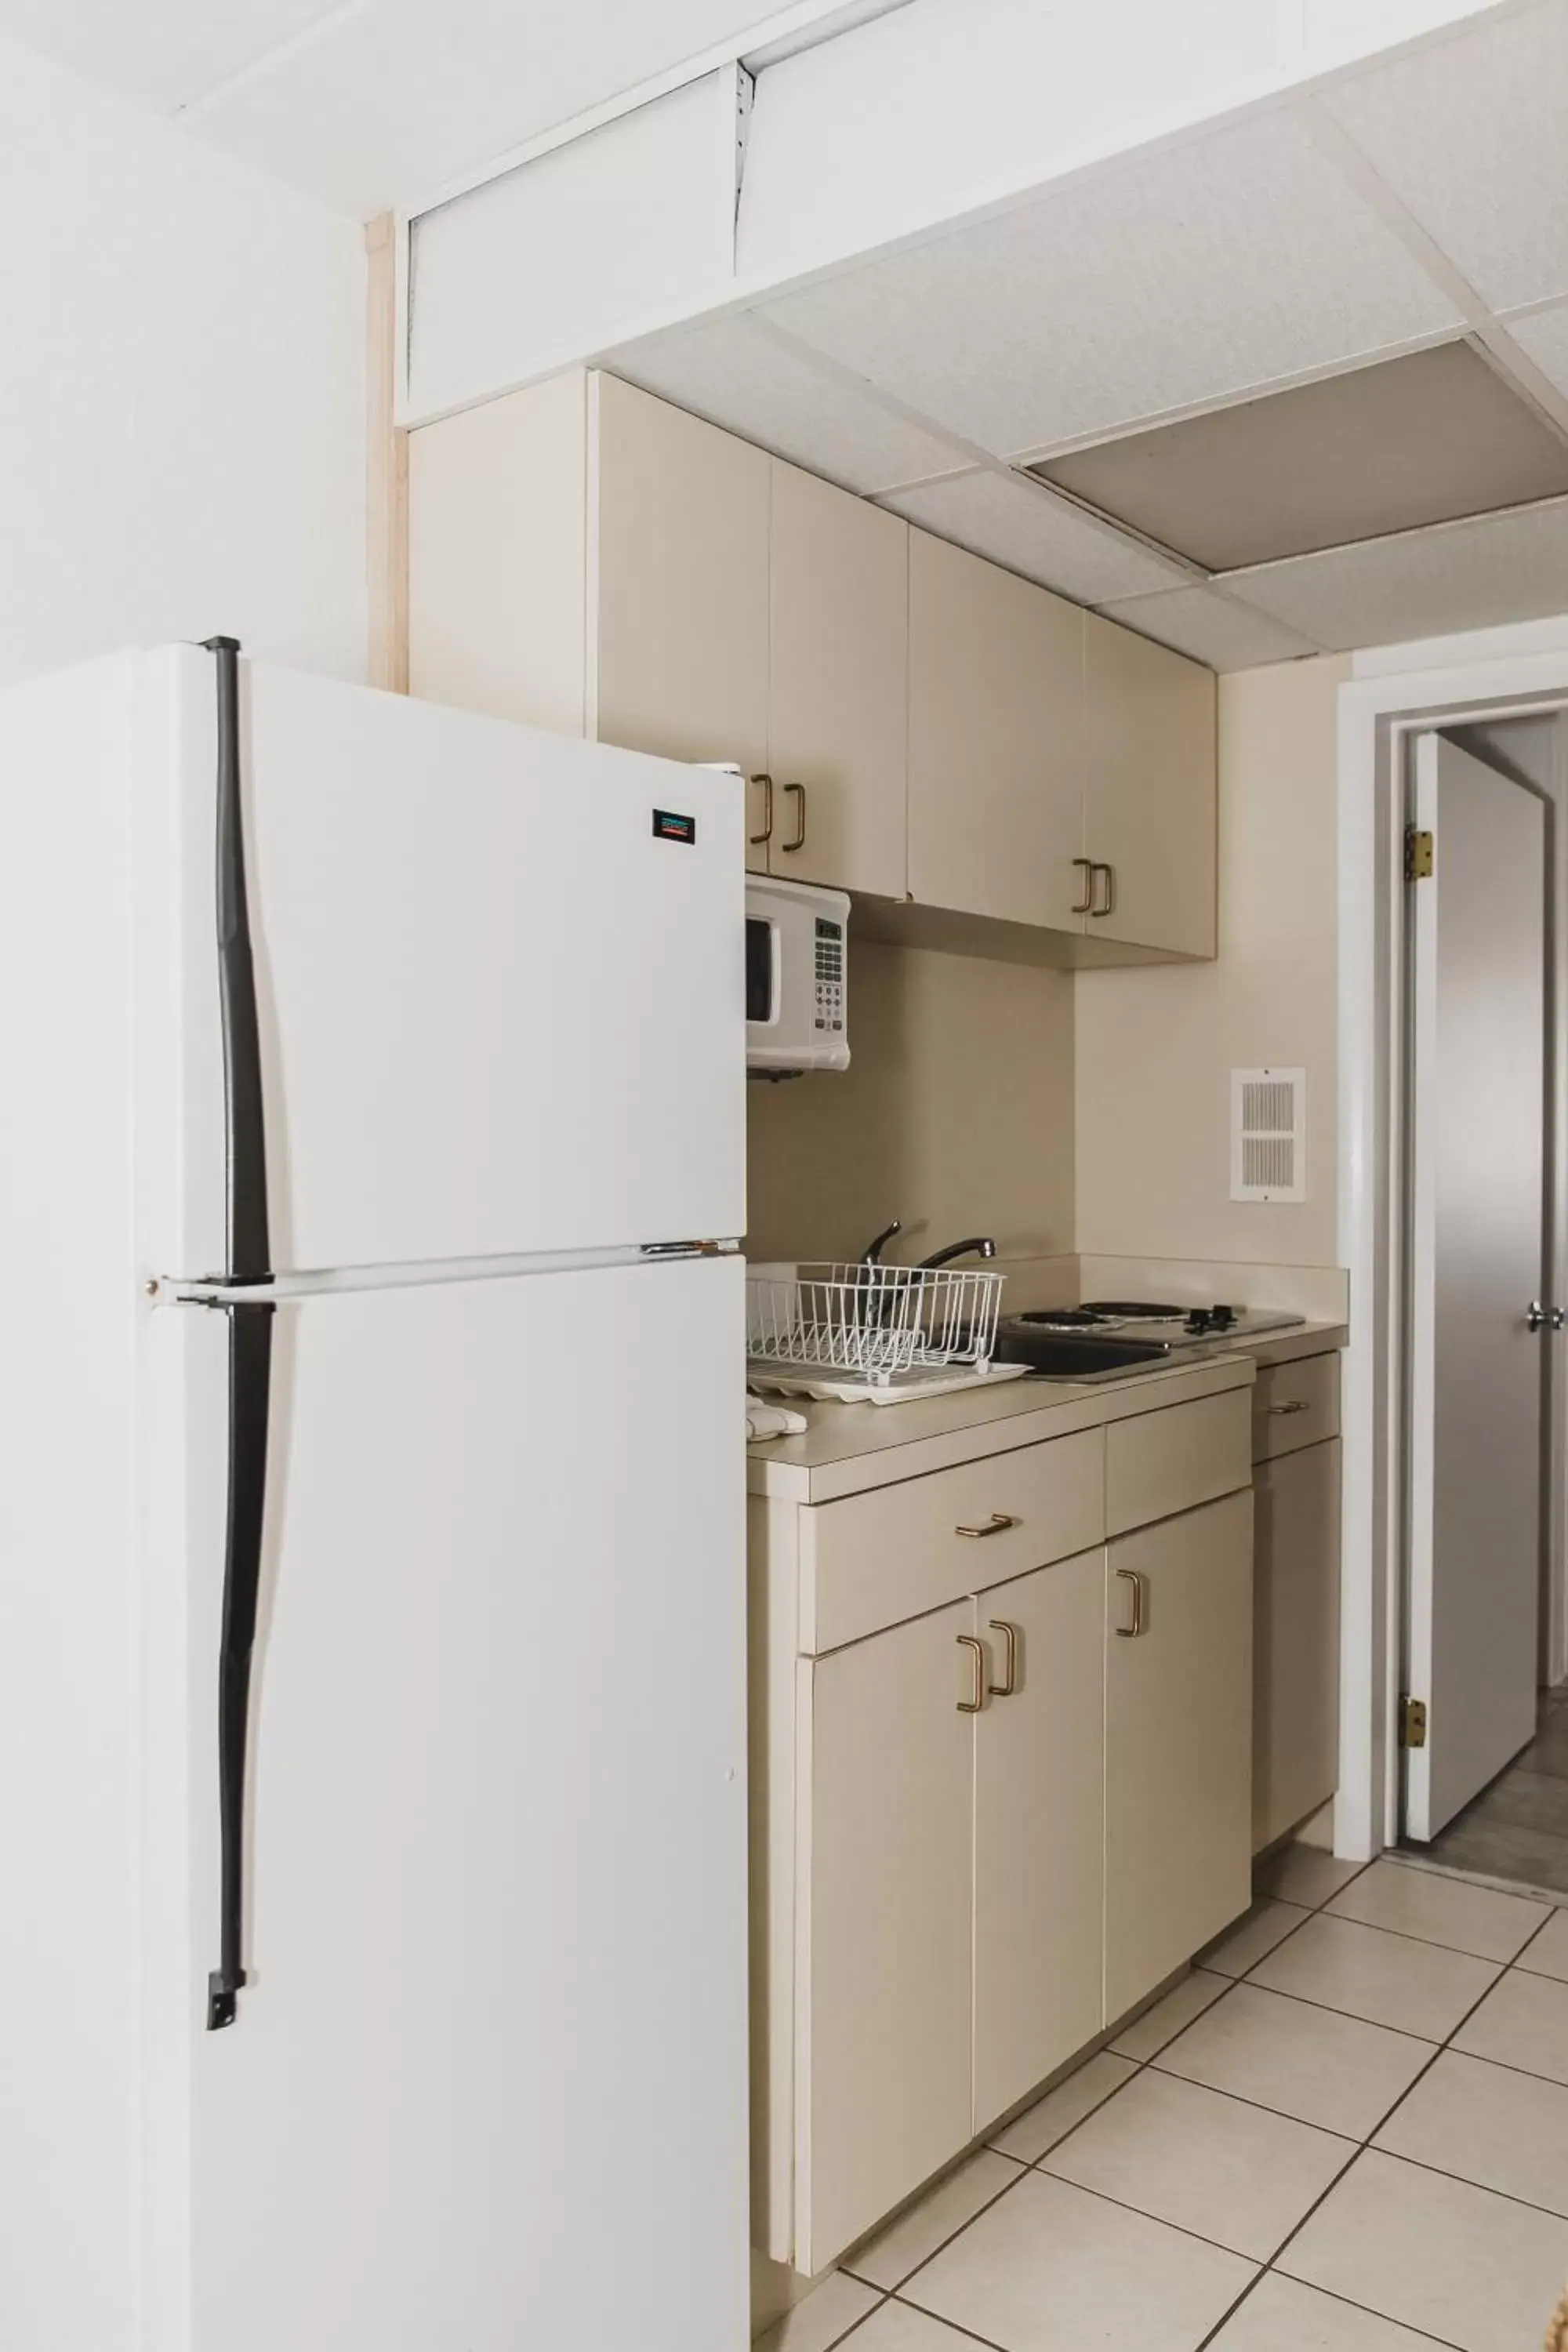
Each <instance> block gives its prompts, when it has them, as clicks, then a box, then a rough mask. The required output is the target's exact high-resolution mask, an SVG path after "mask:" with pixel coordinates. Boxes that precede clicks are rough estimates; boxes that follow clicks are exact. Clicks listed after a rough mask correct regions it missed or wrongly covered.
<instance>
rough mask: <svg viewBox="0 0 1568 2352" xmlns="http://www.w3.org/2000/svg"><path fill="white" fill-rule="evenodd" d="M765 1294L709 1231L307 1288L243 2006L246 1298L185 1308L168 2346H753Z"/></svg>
mask: <svg viewBox="0 0 1568 2352" xmlns="http://www.w3.org/2000/svg"><path fill="white" fill-rule="evenodd" d="M225 1319H226V1318H224V1317H223V1316H222V1315H221V1314H218V1313H213V1312H204V1311H202V1310H200V1309H195V1308H189V1307H186V1308H176V1309H171V1310H169V1315H168V1318H167V1324H166V1328H167V1326H173V1327H174V1331H173V1336H172V1338H171V1339H169V1342H168V1344H169V1346H170V1349H171V1351H172V1354H173V1355H174V1356H177V1358H178V1369H177V1371H176V1372H175V1374H174V1385H175V1386H176V1387H177V1389H178V1391H179V1402H178V1404H177V1406H176V1407H175V1408H174V1413H173V1423H177V1424H179V1425H181V1426H182V1427H183V1432H184V1449H185V1454H186V1459H187V1462H188V1464H189V1465H190V1467H189V1469H188V1471H187V1473H186V1480H185V1490H184V1497H183V1501H182V1502H181V1504H180V1508H181V1510H182V1512H183V1517H184V1528H185V1535H184V1559H185V1573H184V1580H183V1583H178V1582H177V1581H176V1580H174V1578H167V1579H164V1578H161V1577H160V1576H159V1575H157V1574H156V1573H154V1574H153V1575H152V1576H151V1577H150V1578H149V1579H148V1580H147V1583H148V1607H149V1612H150V1622H149V1629H148V1631H149V1640H148V1644H147V1648H148V1656H149V1659H150V1667H149V1671H150V1673H151V1674H152V1675H153V1685H152V1687H151V1688H150V1689H149V1690H148V1693H147V1696H146V1704H145V1708H144V1712H145V1714H146V1717H147V1719H148V1721H149V1724H150V1725H151V1726H152V1727H153V1730H152V1733H151V1741H152V1748H151V1756H152V1760H151V1762H150V1766H149V1772H150V1786H149V1789H148V1791H147V1807H146V1814H147V1819H148V1821H149V1822H150V1823H151V1825H152V1829H151V1835H152V1838H153V1853H152V1855H151V1858H150V1867H149V1870H148V1880H149V1884H150V1885H153V1886H154V1887H156V1886H157V1885H160V1884H164V1885H167V1884H168V1883H169V1881H168V1878H167V1875H166V1874H165V1872H164V1871H163V1870H162V1869H161V1868H160V1864H159V1855H158V1852H157V1842H158V1839H159V1838H160V1836H163V1837H165V1838H167V1836H168V1835H169V1834H171V1829H170V1825H171V1824H172V1823H174V1822H179V1821H184V1822H185V1823H186V1824H187V1845H188V1849H189V1867H188V1870H187V1874H186V1878H185V1882H184V1898H183V1900H182V1901H180V1902H177V1903H174V1904H172V1905H171V1906H170V1907H169V1908H168V1909H167V1910H166V1911H165V1912H164V1913H163V1915H162V1916H161V1917H159V1918H158V1919H157V1920H156V1921H155V1922H154V1936H153V1946H154V1948H153V1953H152V1956H151V1959H150V1966H149V1970H148V1993H147V1999H148V2000H149V2003H150V2006H151V2013H150V2015H149V2017H148V2020H147V2031H146V2046H147V2047H148V2048H149V2049H150V2050H152V2051H153V2052H162V2053H163V2063H161V2064H160V2066H159V2068H158V2069H157V2071H156V2072H155V2074H154V2076H153V2092H152V2096H151V2098H150V2102H149V2133H150V2175H151V2179H152V2181H153V2198H152V2200H151V2202H152V2208H153V2257H152V2262H151V2265H150V2267H151V2268H152V2269H153V2272H154V2274H155V2277H156V2280H157V2291H156V2293H155V2294H154V2305H155V2314H156V2321H157V2332H156V2336H155V2340H156V2341H157V2343H158V2344H159V2346H160V2347H163V2352H176V2347H177V2352H187V2347H188V2352H279V2347H288V2352H349V2347H365V2352H370V2347H374V2352H519V2347H524V2346H527V2347H533V2346H538V2347H540V2352H545V2347H548V2352H612V2347H622V2346H633V2345H635V2346H637V2348H638V2352H742V2347H743V2346H744V2345H745V2343H746V2340H747V2260H748V2256H747V2241H748V2231H747V2147H746V2063H747V2062H746V2032H745V1989H746V1839H745V1775H744V1739H745V1559H744V1541H745V1530H744V1496H743V1452H742V1438H741V1433H740V1425H739V1424H740V1413H739V1402H740V1397H741V1392H742V1329H743V1316H742V1267H741V1265H740V1264H739V1262H738V1261H729V1262H724V1261H705V1262H687V1263H681V1264H667V1265H657V1266H648V1267H640V1268H632V1269H616V1270H606V1271H596V1272H591V1273H579V1274H572V1275H563V1274H551V1275H533V1276H514V1277H511V1278H510V1279H504V1280H485V1281H473V1282H457V1283H452V1284H445V1285H429V1286H415V1287H408V1288H401V1289H397V1288H387V1289H382V1290H360V1291H356V1292H351V1293H343V1294H337V1295H328V1296H320V1295H318V1296H312V1297H306V1298H304V1299H300V1300H295V1301H292V1302H289V1303H287V1304H283V1305H280V1306H279V1308H278V1311H277V1316H276V1321H275V1328H274V1334H273V1351H274V1380H273V1391H272V1419H271V1437H270V1445H269V1455H268V1489H267V1517H266V1547H265V1559H264V1570H263V1581H262V1591H261V1605H260V1619H259V1631H258V1644H257V1651H256V1661H255V1684H254V1692H253V1698H252V1710H251V1711H252V1724H251V1739H250V1759H249V1760H250V1773H249V1824H248V1831H247V1853H246V1877H247V1908H246V1932H245V1950H244V1959H245V1968H246V1982H245V1985H244V1989H243V1990H242V1991H241V1993H240V1995H239V2000H238V2011H237V2020H236V2022H235V2023H234V2025H233V2026H232V2027H231V2028H230V2029H229V2030H228V2031H227V2032H206V2031H205V1997H206V1979H207V1971H208V1969H210V1968H211V1967H212V1965H213V1962H214V1959H215V1957H216V1936H217V1924H218V1882H217V1828H216V1821H217V1806H216V1657H217V1643H218V1632H219V1628H218V1606H219V1591H218V1587H219V1584H220V1582H221V1567H222V1554H223V1527H222V1514H223V1493H222V1487H223V1478H222V1462H223V1444H224V1422H223V1414H224V1383H225V1345H226V1335H225V1330H224V1323H225ZM644 1330H647V1331H649V1332H656V1333H657V1347H656V1348H655V1347H652V1346H650V1348H649V1350H648V1354H649V1360H650V1364H651V1365H652V1366H653V1368H654V1372H655V1377H653V1378H652V1379H650V1381H648V1383H647V1387H646V1388H639V1389H637V1390H635V1391H626V1390H617V1389H616V1387H615V1386H613V1385H612V1384H611V1383H610V1382H609V1381H606V1379H605V1370H604V1366H605V1360H606V1356H607V1355H608V1356H612V1357H613V1356H624V1354H625V1352H626V1342H627V1339H628V1337H630V1336H632V1335H635V1334H636V1333H637V1332H639V1331H644ZM160 1678H163V1679H162V1680H160ZM182 1694H183V1701H182ZM182 1703H183V1705H184V1721H185V1724H186V1726H187V1734H188V1736H187V1737H186V1738H185V1739H184V1743H183V1747H182V1748H181V1750H180V1752H178V1753H174V1752H173V1751H172V1750H170V1749H169V1743H168V1741H167V1738H166V1737H165V1736H164V1735H163V1733H161V1732H160V1730H159V1729H158V1727H159V1726H161V1725H165V1724H166V1723H167V1722H168V1720H169V1719H170V1717H171V1716H172V1715H173V1714H174V1713H176V1712H177V1711H178V1710H179V1708H180V1706H181V1705H182ZM160 1776H161V1777H160ZM168 1859H169V1856H168V1854H167V1853H164V1855H163V1862H164V1863H165V1864H166V1863H167V1861H168ZM185 2283H188V2284H185ZM186 2296H188V2307H184V2306H183V2305H182V2298H183V2297H186ZM150 2340H153V2339H150Z"/></svg>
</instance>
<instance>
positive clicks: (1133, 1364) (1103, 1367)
mask: <svg viewBox="0 0 1568 2352" xmlns="http://www.w3.org/2000/svg"><path fill="white" fill-rule="evenodd" d="M992 1361H993V1362H994V1363H998V1364H1026V1365H1027V1366H1028V1368H1029V1370H1030V1371H1031V1372H1033V1373H1035V1374H1036V1375H1037V1378H1039V1379H1041V1380H1047V1381H1097V1380H1098V1381H1103V1380H1108V1379H1110V1376H1111V1375H1112V1374H1113V1373H1116V1372H1131V1371H1137V1370H1139V1369H1140V1368H1142V1367H1145V1366H1147V1367H1153V1366H1155V1365H1159V1364H1168V1363H1169V1362H1170V1361H1171V1350H1170V1349H1169V1348H1167V1347H1166V1346H1165V1345H1164V1344H1163V1341H1161V1340H1158V1339H1073V1338H1071V1337H1070V1336H1068V1335H1067V1334H1065V1333H1062V1332H1059V1331H1028V1330H1022V1329H1020V1328H1018V1327H1017V1326H1016V1324H1015V1325H1013V1326H1011V1327H1008V1326H1004V1328H1002V1329H1001V1330H1000V1331H998V1333H997V1335H996V1344H995V1347H994V1349H992Z"/></svg>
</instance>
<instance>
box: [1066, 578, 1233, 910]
mask: <svg viewBox="0 0 1568 2352" xmlns="http://www.w3.org/2000/svg"><path fill="white" fill-rule="evenodd" d="M1085 617H1086V625H1087V628H1088V639H1087V645H1086V654H1085V663H1084V677H1085V688H1086V698H1085V730H1086V733H1085V764H1086V772H1087V779H1088V784H1087V793H1086V821H1085V838H1086V846H1087V850H1088V854H1089V856H1090V857H1092V858H1094V859H1095V860H1097V861H1098V863H1099V866H1100V872H1099V873H1098V874H1097V875H1096V876H1095V877H1094V879H1095V907H1096V909H1097V910H1098V909H1100V908H1107V907H1109V911H1108V912H1104V913H1101V912H1099V911H1096V912H1095V913H1092V914H1089V915H1087V916H1086V917H1085V918H1084V921H1083V929H1084V930H1085V931H1086V932H1087V933H1088V934H1089V937H1090V938H1097V937H1098V938H1100V939H1103V940H1122V941H1125V942H1127V943H1128V944H1130V945H1133V946H1137V947H1144V948H1164V949H1166V950H1171V951H1172V952H1173V953H1175V954H1178V955H1192V956H1212V955H1213V954H1214V953H1215V798H1216V785H1215V677H1214V674H1213V672H1212V671H1210V670H1206V669H1203V668H1201V667H1199V666H1198V664H1197V663H1196V662H1190V661H1188V660H1186V659H1185V658H1184V656H1182V655H1181V654H1173V653H1172V652H1170V651H1169V649H1168V648H1167V647H1166V646H1156V645H1153V644H1152V643H1151V642H1150V640H1149V639H1148V638H1147V637H1140V636H1136V635H1133V633H1132V631H1131V630H1130V629H1123V628H1119V627H1118V626H1117V625H1115V623H1114V622H1111V621H1102V620H1100V619H1099V618H1098V617H1097V616H1096V615H1095V614H1092V613H1091V614H1087V615H1086V616H1085ZM1108 871H1109V878H1108Z"/></svg>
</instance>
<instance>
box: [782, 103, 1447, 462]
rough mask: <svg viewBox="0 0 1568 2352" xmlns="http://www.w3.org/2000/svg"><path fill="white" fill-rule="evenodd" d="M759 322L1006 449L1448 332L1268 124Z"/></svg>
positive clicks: (1333, 189)
mask: <svg viewBox="0 0 1568 2352" xmlns="http://www.w3.org/2000/svg"><path fill="white" fill-rule="evenodd" d="M764 315H766V316H767V317H769V318H771V319H772V320H774V321H776V323H777V324H779V325H780V326H782V327H784V328H785V329H787V330H788V331H789V332H791V333H792V334H796V335H799V336H800V337H801V338H802V339H803V340H804V341H806V342H809V343H813V344H816V346H817V347H818V348H820V349H821V350H823V351H826V352H829V353H831V354H832V356H833V357H834V358H836V359H837V360H839V361H841V362H843V363H844V364H845V365H847V366H848V367H850V368H853V369H854V370H855V371H856V372H857V373H858V374H862V375H865V376H868V377H869V378H870V380H871V381H872V382H873V383H879V384H880V385H882V386H883V387H884V388H885V389H886V390H888V391H890V392H892V393H894V394H897V395H898V396H899V397H900V398H901V399H903V400H905V401H907V402H908V403H909V404H910V406H911V407H914V408H917V409H919V410H920V411H921V414H922V415H925V416H927V417H930V418H931V420H932V421H933V422H935V423H936V424H938V425H945V426H946V427H947V428H948V429H949V430H950V431H953V432H957V433H960V434H962V435H963V436H966V437H967V438H969V439H970V440H973V441H974V442H977V443H978V444H979V445H980V446H982V447H984V448H987V449H990V450H993V451H994V452H995V453H997V454H998V455H1002V456H1012V455H1016V454H1017V453H1020V452H1024V451H1034V450H1038V449H1042V448H1046V447H1048V446H1054V445H1057V444H1059V443H1061V442H1064V441H1068V440H1071V439H1074V438H1076V437H1078V436H1089V435H1093V434H1096V433H1101V432H1110V431H1111V430H1113V429H1115V428H1116V427H1118V426H1120V425H1126V424H1130V423H1131V422H1134V421H1135V420H1137V419H1139V418H1142V417H1145V416H1154V415H1160V414H1162V413H1163V412H1165V411H1168V410H1170V409H1173V408H1177V407H1181V406H1184V405H1186V404H1192V403H1196V402H1203V401H1210V400H1217V399H1223V398H1224V397H1226V395H1227V394H1240V393H1244V392H1247V391H1250V390H1252V389H1254V388H1255V387H1257V386H1258V385H1261V384H1265V383H1269V382H1270V381H1272V380H1274V379H1277V378H1279V377H1281V376H1289V375H1292V374H1296V373H1302V372H1305V371H1308V370H1310V369H1314V368H1319V367H1327V366H1331V365H1334V364H1336V363H1337V362H1343V361H1346V360H1350V359H1352V358H1354V357H1357V356H1359V355H1361V354H1371V353H1373V352H1378V351H1381V350H1384V349H1387V348H1389V347H1391V346H1397V345H1400V344H1403V343H1405V342H1409V341H1415V340H1418V339H1420V338H1422V337H1426V336H1430V335H1433V334H1436V333H1440V332H1441V331H1443V330H1445V329H1446V328H1451V327H1455V326H1458V324H1460V323H1461V322H1460V320H1459V319H1458V313H1457V312H1456V311H1455V310H1453V309H1452V307H1451V306H1450V304H1449V303H1448V302H1447V299H1446V298H1445V297H1444V296H1443V295H1442V294H1441V293H1440V292H1439V291H1438V290H1437V289H1436V287H1435V286H1434V285H1433V284H1432V282H1431V280H1430V279H1429V278H1427V277H1426V275H1425V273H1424V272H1423V271H1421V270H1420V269H1419V268H1417V267H1416V265H1415V263H1414V262H1413V261H1412V260H1411V259H1410V258H1409V257H1408V255H1407V254H1406V253H1405V250H1404V248H1403V247H1401V246H1400V245H1399V244H1398V243H1397V242H1396V241H1395V239H1394V236H1392V235H1391V233H1390V232H1389V231H1388V230H1387V229H1386V228H1384V226H1383V224H1382V222H1381V221H1380V220H1379V219H1378V218H1377V217H1376V215H1374V214H1373V212H1372V211H1370V209H1369V208H1368V207H1367V206H1366V205H1365V204H1364V203H1363V199H1362V198H1361V197H1359V196H1358V195H1356V194H1354V193H1353V192H1352V190H1351V189H1350V188H1349V187H1348V186H1347V185H1346V184H1345V182H1344V181H1343V179H1342V177H1341V176H1340V175H1339V174H1338V173H1336V172H1335V171H1334V170H1333V168H1332V167H1331V165H1330V164H1329V163H1327V162H1326V161H1325V160H1324V159H1323V157H1322V156H1321V154H1320V153H1319V152H1318V151H1317V150H1316V149H1315V148H1314V147H1313V146H1312V145H1311V143H1310V141H1309V139H1308V137H1307V135H1306V133H1305V131H1303V130H1302V129H1301V128H1300V126H1299V125H1298V124H1297V123H1296V122H1295V121H1293V120H1292V119H1291V118H1290V117H1289V116H1288V115H1284V114H1278V113H1277V114H1270V115H1268V116H1267V117H1263V118H1258V119H1256V120H1254V121H1248V122H1245V123H1241V124H1238V125H1234V126H1232V127H1229V128H1227V129H1226V130H1224V131H1217V132H1215V133H1213V134H1211V135H1210V136H1208V137H1206V138H1205V139H1202V140H1198V141H1194V142H1192V143H1190V144H1188V145H1186V146H1184V147H1180V148H1172V149H1168V150H1166V151H1164V152H1162V153H1160V154H1156V155H1144V156H1140V157H1138V158H1136V159H1134V160H1133V161H1131V162H1130V163H1124V164H1121V165H1119V166H1117V167H1116V168H1114V169H1112V170H1110V171H1108V172H1106V173H1102V174H1099V175H1097V176H1096V177H1095V178H1093V179H1092V180H1089V181H1084V182H1081V183H1079V184H1075V185H1073V186H1071V187H1068V188H1064V189H1062V190H1060V191H1059V192H1058V193H1057V194H1054V195H1047V196H1045V197H1043V198H1040V199H1038V200H1037V201H1036V202H1034V203H1032V204H1029V205H1024V206H1022V207H1019V208H1017V209H1016V210H1014V211H1012V212H1008V213H1005V214H1001V215H996V216H994V217H993V218H991V219H989V220H985V221H982V222H977V223H975V224H973V225H972V226H968V227H966V228H963V229H959V230H953V231H950V232H948V233H946V234H945V235H943V236H938V237H935V238H933V239H931V241H930V242H929V243H927V244H924V245H921V246H918V247H909V248H906V249H905V250H903V251H901V252H898V253H894V254H889V255H886V256H884V257H881V258H880V259H878V260H875V261H871V262H867V263H863V264H861V265H860V266H859V267H858V268H853V269H850V270H847V271H845V272H843V273H841V274H840V275H838V276H837V277H835V278H827V279H824V280H822V281H821V282H819V283H818V284H816V285H815V286H809V287H805V288H802V289H800V290H798V291H797V292H795V293H793V294H789V295H785V296H783V297H781V298H780V299H778V300H777V301H776V302H773V303H772V304H770V305H768V306H767V309H766V311H765V314H764Z"/></svg>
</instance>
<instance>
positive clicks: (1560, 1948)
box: [1519, 1909, 1568, 1983]
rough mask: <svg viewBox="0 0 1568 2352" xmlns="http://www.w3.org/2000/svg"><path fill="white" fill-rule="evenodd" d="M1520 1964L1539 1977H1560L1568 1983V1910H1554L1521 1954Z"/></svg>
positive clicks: (1522, 1967)
mask: <svg viewBox="0 0 1568 2352" xmlns="http://www.w3.org/2000/svg"><path fill="white" fill-rule="evenodd" d="M1519 1966H1520V1967H1521V1969H1530V1970H1531V1974H1532V1975H1534V1976H1538V1977H1560V1978H1562V1979H1563V1981H1564V1982H1565V1983H1568V1910H1562V1909H1559V1910H1556V1911H1553V1913H1552V1916H1551V1917H1550V1919H1548V1921H1547V1923H1546V1925H1545V1927H1542V1931H1541V1933H1540V1935H1539V1936H1537V1937H1536V1938H1535V1941H1534V1942H1533V1943H1532V1944H1527V1945H1526V1947H1525V1948H1524V1950H1523V1951H1522V1952H1521V1954H1520V1956H1519Z"/></svg>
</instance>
